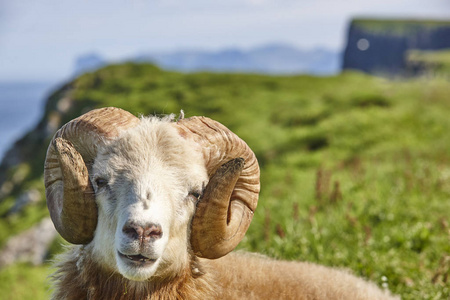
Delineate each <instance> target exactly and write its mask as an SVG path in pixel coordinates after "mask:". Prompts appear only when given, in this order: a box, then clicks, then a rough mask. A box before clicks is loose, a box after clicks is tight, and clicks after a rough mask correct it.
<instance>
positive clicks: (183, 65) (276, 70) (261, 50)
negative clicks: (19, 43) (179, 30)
mask: <svg viewBox="0 0 450 300" xmlns="http://www.w3.org/2000/svg"><path fill="white" fill-rule="evenodd" d="M340 56H341V54H340V53H339V52H337V51H330V50H326V49H319V48H318V49H313V50H302V49H298V48H295V47H292V46H289V45H283V44H270V45H266V46H263V47H258V48H254V49H250V50H240V49H236V48H230V49H224V50H219V51H197V50H180V51H174V52H159V53H157V52H154V53H152V52H148V53H142V54H140V55H137V56H136V57H132V58H130V59H127V60H128V61H135V62H151V63H154V64H156V65H158V66H160V67H161V68H164V69H169V70H177V71H183V72H193V71H212V72H255V73H266V74H299V73H308V74H315V75H329V74H335V73H337V72H339V69H340ZM87 58H97V59H96V60H95V59H92V61H94V62H95V61H97V62H102V59H101V58H99V57H95V56H92V57H90V56H89V55H86V56H84V59H78V60H77V62H79V63H77V64H76V69H77V70H80V69H83V68H84V65H87V64H86V63H85V62H86V61H90V60H89V59H87ZM103 64H104V62H103ZM94 65H95V64H94ZM101 65H102V64H99V66H101ZM88 70H92V69H86V71H88ZM78 74H79V73H78Z"/></svg>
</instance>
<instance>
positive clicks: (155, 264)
mask: <svg viewBox="0 0 450 300" xmlns="http://www.w3.org/2000/svg"><path fill="white" fill-rule="evenodd" d="M197 147H198V146H197V145H195V144H192V142H190V141H187V140H184V139H183V138H182V137H180V136H179V134H178V133H177V131H176V129H175V128H174V127H173V125H172V124H171V123H170V122H168V121H167V120H163V121H161V120H159V119H156V118H149V119H146V118H144V119H142V121H141V124H140V125H139V126H137V127H136V128H133V129H131V130H129V131H126V132H124V133H122V134H121V135H120V136H119V138H117V139H116V140H114V141H113V142H111V143H110V144H109V145H108V146H107V147H105V148H104V149H100V151H99V155H98V156H97V158H96V160H95V163H94V166H93V168H92V178H91V180H92V183H93V185H94V190H95V192H96V201H97V204H98V207H99V216H98V225H97V229H96V232H95V236H94V241H93V244H94V245H93V246H94V247H93V249H94V255H95V257H96V259H97V260H98V261H99V263H101V264H102V265H103V266H105V267H106V268H108V269H110V270H112V271H117V272H119V273H121V274H122V275H123V276H124V277H126V278H128V279H131V280H136V281H142V280H146V279H148V278H150V277H152V276H158V277H161V276H164V274H169V273H171V272H173V271H174V270H176V269H179V268H181V267H182V264H183V263H185V262H187V259H188V257H187V247H188V231H189V230H188V226H189V223H190V219H191V218H192V215H193V213H194V209H195V201H196V199H194V197H193V196H191V195H190V193H191V192H196V193H199V192H201V190H202V187H203V186H204V184H205V183H206V182H207V175H206V170H205V167H204V162H203V157H202V154H201V151H199V149H198V148H197ZM130 223H131V224H134V225H137V226H142V227H145V226H146V225H148V224H155V225H158V226H160V229H161V235H160V236H158V237H157V238H151V239H140V238H135V237H133V236H132V235H130V234H126V232H125V231H124V228H126V227H127V224H130ZM139 258H142V259H141V260H140V261H139Z"/></svg>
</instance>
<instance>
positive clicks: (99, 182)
mask: <svg viewBox="0 0 450 300" xmlns="http://www.w3.org/2000/svg"><path fill="white" fill-rule="evenodd" d="M95 184H96V185H97V187H98V188H102V187H105V186H107V185H108V180H106V179H104V178H97V179H95Z"/></svg>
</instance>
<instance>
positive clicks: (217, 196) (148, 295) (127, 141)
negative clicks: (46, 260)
mask: <svg viewBox="0 0 450 300" xmlns="http://www.w3.org/2000/svg"><path fill="white" fill-rule="evenodd" d="M44 175H45V176H44V177H45V187H46V197H47V205H48V208H49V211H50V215H51V218H52V221H53V223H54V225H55V227H56V229H57V230H58V232H59V233H60V235H61V236H62V237H63V238H64V239H66V240H67V241H68V242H70V243H72V244H75V245H73V246H71V247H70V248H69V249H68V250H67V251H66V252H65V253H63V254H61V256H60V257H59V259H58V262H57V263H56V267H57V270H56V272H55V274H53V281H54V285H55V287H54V294H53V298H54V299H389V298H390V297H391V296H390V295H389V294H388V293H387V292H384V291H382V290H380V289H378V288H377V287H376V286H375V285H374V284H372V283H369V282H366V281H364V280H362V279H359V278H357V277H354V276H352V275H350V274H348V273H346V272H344V271H339V270H335V269H331V268H326V267H321V266H318V265H314V264H309V263H299V262H285V261H276V260H272V259H269V258H266V257H264V256H262V255H257V254H249V253H240V252H237V253H234V252H232V253H230V252H231V251H232V250H233V249H234V248H235V247H236V245H237V244H238V243H239V242H240V241H241V239H242V238H243V236H244V235H245V232H246V231H247V228H248V226H249V224H250V221H251V219H252V217H253V212H254V210H255V208H256V204H257V200H258V195H259V188H260V184H259V166H258V162H257V160H256V157H255V155H254V153H253V152H252V151H251V150H250V148H249V147H248V146H247V144H246V143H245V142H244V141H243V140H241V139H240V138H239V137H238V136H236V135H235V134H234V133H233V132H231V131H230V130H229V129H227V128H226V127H225V126H223V125H222V124H220V123H218V122H216V121H213V120H211V119H208V118H206V117H192V118H188V119H184V118H180V119H179V120H175V119H174V117H173V116H166V117H163V118H157V117H142V118H137V117H135V116H133V115H132V114H130V113H128V112H126V111H124V110H121V109H118V108H103V109H97V110H93V111H90V112H88V113H86V114H84V115H82V116H80V117H78V118H77V119H74V120H72V121H70V122H69V123H67V124H66V125H64V126H63V127H62V128H61V129H60V130H59V131H58V132H57V133H56V134H55V136H54V137H53V139H52V141H51V143H50V146H49V148H48V151H47V157H46V161H45V171H44Z"/></svg>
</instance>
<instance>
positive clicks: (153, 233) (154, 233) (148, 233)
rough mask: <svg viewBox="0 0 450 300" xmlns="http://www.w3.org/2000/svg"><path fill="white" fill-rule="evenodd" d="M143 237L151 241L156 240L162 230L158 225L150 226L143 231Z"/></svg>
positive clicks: (160, 235)
mask: <svg viewBox="0 0 450 300" xmlns="http://www.w3.org/2000/svg"><path fill="white" fill-rule="evenodd" d="M144 236H145V237H149V238H152V239H158V238H160V237H162V229H161V226H160V225H158V224H150V225H148V226H146V227H145V229H144Z"/></svg>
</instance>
